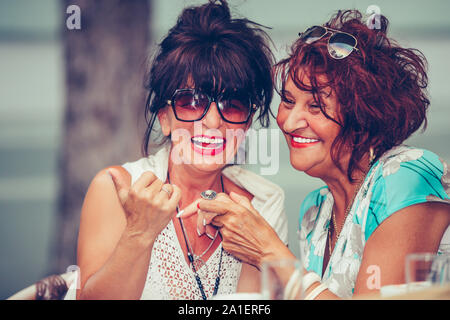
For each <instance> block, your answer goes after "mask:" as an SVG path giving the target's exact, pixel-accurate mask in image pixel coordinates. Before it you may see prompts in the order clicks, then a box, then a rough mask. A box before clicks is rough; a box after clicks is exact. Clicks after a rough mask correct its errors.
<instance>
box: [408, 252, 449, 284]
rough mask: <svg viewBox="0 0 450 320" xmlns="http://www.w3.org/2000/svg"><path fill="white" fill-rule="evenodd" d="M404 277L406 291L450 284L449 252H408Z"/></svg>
mask: <svg viewBox="0 0 450 320" xmlns="http://www.w3.org/2000/svg"><path fill="white" fill-rule="evenodd" d="M405 278H406V287H407V291H408V292H414V291H419V290H422V289H426V288H429V287H431V286H444V285H450V254H436V253H413V254H409V255H408V256H407V257H406V264H405Z"/></svg>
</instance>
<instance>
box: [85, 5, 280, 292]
mask: <svg viewBox="0 0 450 320" xmlns="http://www.w3.org/2000/svg"><path fill="white" fill-rule="evenodd" d="M272 66H273V56H272V54H271V52H270V50H269V47H268V36H267V35H266V33H265V32H264V31H262V30H261V29H260V26H259V25H258V24H255V23H253V22H251V21H249V20H246V19H234V18H232V17H231V15H230V11H229V8H228V5H227V3H226V2H225V1H210V2H209V3H207V4H205V5H202V6H198V7H189V8H186V9H185V10H184V11H183V12H182V13H181V15H180V16H179V18H178V21H177V23H176V25H175V26H174V27H173V28H172V29H171V30H170V31H169V33H168V35H167V36H166V37H165V38H164V39H163V41H162V42H161V44H160V45H159V51H158V52H157V53H156V55H155V58H154V61H153V63H152V66H151V69H150V72H149V81H148V90H149V94H148V99H147V105H146V119H147V120H148V128H147V132H146V135H145V139H144V143H143V149H144V154H145V157H144V158H141V159H139V160H138V161H135V162H128V163H126V164H124V165H123V166H113V167H109V168H106V169H104V170H102V171H100V172H99V173H98V174H97V175H96V177H95V178H94V179H93V181H92V183H91V185H90V187H89V190H88V191H87V194H86V198H85V201H84V204H83V208H82V214H81V224H80V231H79V239H78V265H79V267H80V274H81V290H80V292H79V293H78V297H79V298H81V299H138V298H142V299H205V300H206V299H208V298H211V297H212V296H213V295H215V294H218V293H219V294H231V293H235V292H236V291H238V292H239V291H246V292H255V290H258V288H257V287H255V286H257V285H259V282H258V281H256V279H257V277H259V271H258V270H257V269H256V268H254V267H253V266H251V265H249V264H246V263H242V262H241V261H239V260H238V259H236V258H235V257H233V256H232V255H230V254H229V253H228V252H226V251H225V250H223V247H222V241H221V237H220V236H218V231H217V229H216V228H214V227H211V226H208V227H206V228H205V225H206V223H205V222H204V221H203V222H202V221H201V222H200V223H199V224H197V217H196V216H193V217H191V218H185V219H181V218H178V217H176V215H177V212H178V213H179V214H181V213H182V212H181V210H182V209H184V208H185V207H186V206H188V205H191V206H195V205H196V203H198V202H199V199H201V198H202V197H203V198H205V199H213V198H214V197H215V196H217V194H218V193H219V192H222V193H223V194H225V193H226V194H230V193H231V194H233V195H234V194H238V195H240V196H243V197H245V198H246V199H248V201H250V202H251V203H252V204H253V205H254V206H255V207H257V208H258V209H259V210H261V214H262V215H263V216H264V221H265V223H267V224H268V225H270V226H271V227H273V228H275V229H276V230H277V232H278V233H279V236H280V238H281V239H283V241H284V242H287V228H286V226H287V225H286V218H285V214H284V208H283V197H284V195H283V191H282V190H281V189H280V188H279V187H278V186H276V185H274V184H272V183H270V182H269V181H266V180H265V179H263V178H262V177H259V176H257V175H256V174H253V173H251V172H249V171H246V170H243V169H241V168H240V167H239V166H235V165H230V164H231V163H232V162H233V158H234V157H235V156H236V153H237V151H238V148H239V147H240V146H241V142H242V140H243V138H244V135H245V132H246V130H247V129H248V128H249V127H250V125H251V122H252V119H253V117H254V115H255V112H257V111H258V112H259V116H258V119H259V120H260V122H261V124H262V125H263V126H267V125H268V120H269V119H268V116H269V114H270V109H269V107H270V102H271V100H272V94H273V86H272V78H271V68H272ZM148 115H149V116H150V117H147V116H148ZM156 120H158V122H159V124H160V127H161V132H162V133H163V135H164V140H163V142H162V147H161V148H160V150H159V151H158V152H156V153H153V154H152V155H149V154H148V150H147V149H148V146H149V145H150V142H149V141H150V136H151V134H152V131H155V130H154V124H155V122H156ZM261 191H263V192H261ZM223 194H221V195H220V196H218V198H220V197H223Z"/></svg>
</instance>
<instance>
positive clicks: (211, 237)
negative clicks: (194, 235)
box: [206, 232, 214, 240]
mask: <svg viewBox="0 0 450 320" xmlns="http://www.w3.org/2000/svg"><path fill="white" fill-rule="evenodd" d="M206 236H207V237H208V238H210V239H211V240H213V239H214V237H213V236H210V235H209V234H208V232H207V233H206Z"/></svg>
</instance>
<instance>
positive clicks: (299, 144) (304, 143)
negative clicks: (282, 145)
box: [290, 135, 320, 148]
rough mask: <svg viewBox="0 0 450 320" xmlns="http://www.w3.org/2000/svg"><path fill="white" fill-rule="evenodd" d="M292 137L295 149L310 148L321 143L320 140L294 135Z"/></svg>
mask: <svg viewBox="0 0 450 320" xmlns="http://www.w3.org/2000/svg"><path fill="white" fill-rule="evenodd" d="M290 136H291V145H292V146H293V147H294V148H305V147H309V146H312V145H314V144H316V143H317V142H319V141H320V140H319V139H313V138H306V137H301V136H293V135H290Z"/></svg>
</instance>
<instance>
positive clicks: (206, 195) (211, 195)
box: [200, 190, 217, 200]
mask: <svg viewBox="0 0 450 320" xmlns="http://www.w3.org/2000/svg"><path fill="white" fill-rule="evenodd" d="M200 195H201V196H202V198H203V199H205V200H214V199H215V198H216V197H217V192H215V191H214V190H205V191H203V192H202V193H200Z"/></svg>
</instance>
